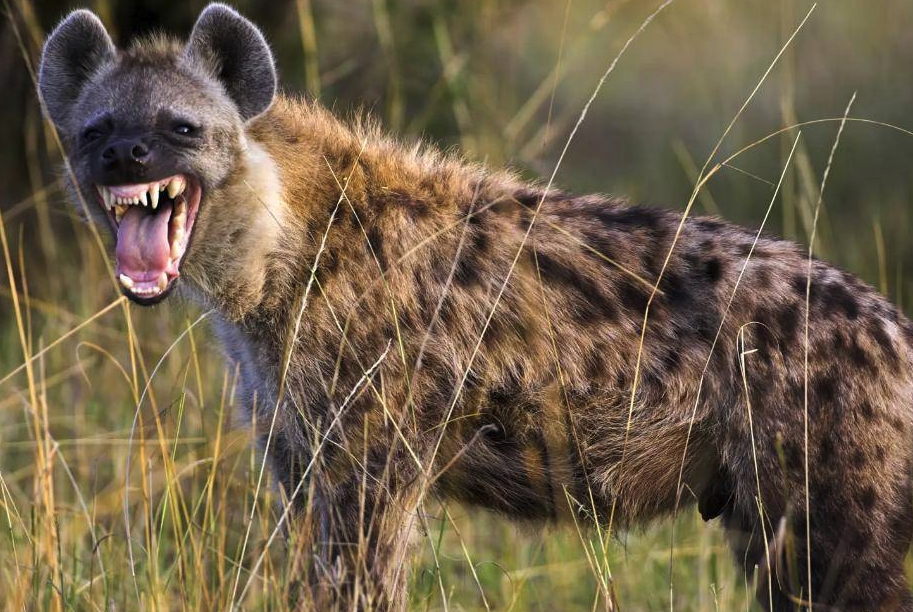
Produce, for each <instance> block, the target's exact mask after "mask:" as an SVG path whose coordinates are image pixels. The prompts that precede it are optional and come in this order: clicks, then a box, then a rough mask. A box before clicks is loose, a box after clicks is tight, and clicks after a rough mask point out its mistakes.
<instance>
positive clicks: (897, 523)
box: [723, 448, 913, 612]
mask: <svg viewBox="0 0 913 612" xmlns="http://www.w3.org/2000/svg"><path fill="white" fill-rule="evenodd" d="M902 450H906V449H901V448H898V452H900V451H902ZM888 465H890V462H889V463H888ZM883 466H884V464H883V463H881V464H879V463H878V462H877V461H872V462H870V463H868V464H867V465H866V466H865V467H866V471H868V472H869V473H870V475H871V476H870V479H869V480H868V481H860V480H859V479H856V477H857V476H858V474H853V473H846V472H852V471H853V470H846V469H842V468H841V466H840V464H839V462H838V463H837V464H836V466H834V465H832V466H830V467H829V468H821V469H818V470H815V472H816V473H810V491H811V499H810V508H811V511H810V512H809V516H808V519H809V523H810V526H811V537H810V538H807V533H808V532H807V530H806V514H805V496H804V486H802V485H804V480H803V481H800V483H792V484H790V483H789V482H785V483H784V482H783V480H782V471H779V470H777V471H773V470H770V471H767V472H766V473H765V472H761V470H759V471H758V472H759V477H757V478H756V476H755V473H754V469H753V468H752V469H751V470H750V472H751V473H750V474H745V473H744V472H743V474H742V475H741V477H739V476H736V477H735V478H734V483H733V484H734V486H735V488H736V491H735V495H733V498H732V501H731V503H730V504H729V505H728V506H727V507H726V509H725V511H724V515H723V521H724V524H725V525H726V527H727V529H728V530H729V532H730V536H731V539H732V543H733V548H734V550H735V553H736V555H737V557H738V560H739V561H740V562H741V563H742V565H743V567H744V569H745V574H746V577H748V578H752V577H756V579H757V598H758V601H759V602H760V603H761V604H762V606H763V607H764V608H765V609H768V610H773V611H776V612H785V611H787V610H807V609H809V607H808V600H809V577H810V578H811V601H812V602H813V609H814V610H830V611H837V610H840V611H847V612H849V611H860V612H861V611H870V610H878V611H900V612H913V597H911V594H910V587H909V584H908V583H907V579H906V576H905V574H904V568H903V560H904V557H905V555H906V553H907V549H908V548H909V545H910V539H911V528H913V525H911V523H913V497H911V495H913V492H911V488H910V466H909V463H908V462H905V463H904V469H903V470H901V471H899V472H895V473H893V474H888V473H885V471H884V470H883V469H880V468H882V467H883ZM843 467H844V468H845V466H843ZM730 470H732V468H731V467H730ZM841 471H843V472H844V473H843V474H842V475H841V474H840V472H841ZM746 477H747V478H746ZM746 480H747V482H746ZM758 482H760V489H761V496H760V497H761V500H762V504H761V506H762V508H763V512H762V511H761V510H760V509H759V506H758V503H757V499H758V485H757V483H758ZM796 484H799V486H796ZM762 516H763V518H762ZM809 541H810V542H811V555H809V554H808V550H809V549H808V546H807V543H808V542H809ZM809 558H810V559H811V571H810V572H809V565H808V560H809Z"/></svg>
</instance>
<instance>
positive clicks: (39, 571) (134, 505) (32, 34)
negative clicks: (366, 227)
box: [0, 0, 913, 610]
mask: <svg viewBox="0 0 913 612" xmlns="http://www.w3.org/2000/svg"><path fill="white" fill-rule="evenodd" d="M234 4H235V5H236V6H237V8H239V9H240V10H241V11H242V12H243V13H245V14H246V15H247V16H248V17H250V18H252V19H253V20H254V21H255V22H256V23H257V24H259V25H260V26H261V28H262V29H263V31H264V33H265V35H266V37H267V39H268V40H269V41H270V42H271V44H272V46H273V49H274V51H275V54H276V57H277V61H278V66H279V70H280V74H281V82H282V85H283V87H284V89H285V90H286V91H287V92H290V93H296V94H298V93H300V94H303V95H306V96H308V97H311V98H316V99H318V100H320V101H321V102H322V103H324V104H325V105H327V106H329V107H331V108H333V109H335V110H336V111H337V112H339V113H342V114H345V113H348V112H350V111H353V110H356V109H366V110H368V111H370V112H371V113H372V114H374V115H376V116H377V117H378V118H380V119H381V120H382V122H383V123H384V125H385V126H386V127H387V128H388V129H389V130H390V131H391V132H393V133H395V134H397V135H399V136H401V137H402V138H403V139H405V140H414V139H420V138H422V139H426V140H428V141H431V142H433V143H435V144H436V145H438V146H440V147H443V148H451V147H456V148H458V149H459V150H460V151H462V152H463V154H464V155H465V156H467V157H468V158H471V159H474V160H478V161H482V162H485V163H487V164H489V165H491V166H504V165H509V166H511V167H513V168H515V169H516V170H518V171H519V172H521V173H522V174H523V175H524V176H527V177H529V178H536V177H542V176H545V177H546V178H547V177H548V176H549V175H550V174H551V172H552V170H553V169H554V167H555V163H556V160H557V158H558V155H559V154H560V152H561V149H562V147H563V146H564V144H565V142H566V140H567V138H568V135H569V133H570V130H571V128H572V127H573V125H574V123H575V122H576V121H577V119H578V117H579V116H580V113H581V110H582V108H583V106H584V104H585V102H586V100H587V98H588V97H589V96H590V94H591V93H592V91H593V89H594V87H595V86H596V84H597V82H598V80H599V78H600V76H601V75H602V74H603V72H604V71H605V70H606V68H607V67H608V66H609V64H610V63H611V62H612V60H613V59H614V58H615V57H616V56H617V55H618V54H619V51H620V50H621V48H622V46H623V45H624V43H625V41H626V40H628V38H629V37H630V36H631V35H632V34H633V33H634V32H635V31H636V30H637V29H638V28H639V27H640V26H641V24H642V23H643V22H644V20H645V18H646V17H647V16H648V15H649V14H650V13H652V12H653V11H654V10H655V9H656V8H657V7H658V6H659V4H660V3H659V2H655V1H652V0H651V1H645V0H609V1H605V0H548V1H545V0H538V1H533V0H500V1H495V0H464V1H457V0H444V1H439V2H435V1H431V0H351V1H346V2H340V1H334V0H273V1H271V2H255V1H253V0H244V1H238V2H235V3H234ZM204 5H205V3H204V2H199V1H197V0H190V1H184V2H180V3H175V2H166V1H165V0H140V1H136V0H130V1H127V0H122V1H117V0H113V1H110V0H109V1H106V0H97V1H92V0H86V2H83V3H79V4H74V3H70V2H62V1H57V0H42V1H41V2H40V3H38V2H32V1H30V0H4V3H3V5H2V7H3V22H2V25H0V83H2V87H3V90H2V92H0V118H2V121H0V142H3V143H4V146H3V147H0V185H2V186H3V189H2V190H0V212H2V220H3V228H4V236H5V241H4V260H5V265H4V268H5V270H4V271H3V273H2V275H0V276H2V278H3V281H2V282H0V334H2V335H0V381H2V382H0V503H2V506H0V532H2V531H6V532H7V533H6V534H2V535H0V584H2V585H8V586H7V588H0V609H17V610H18V609H36V610H39V609H41V610H43V609H51V608H54V609H64V608H67V609H69V608H72V609H80V610H82V609H86V610H109V609H118V610H131V609H138V608H143V609H169V610H170V609H174V610H177V609H223V608H224V607H225V606H226V605H228V604H230V603H231V602H233V601H240V600H241V599H242V594H243V601H244V602H245V604H244V605H245V608H246V609H275V607H276V606H281V605H284V604H282V603H281V602H285V601H286V599H285V598H284V597H285V594H287V591H288V589H289V588H291V587H290V586H289V579H288V576H289V575H292V574H293V571H291V570H290V569H289V568H286V567H283V562H284V557H283V556H282V554H281V549H282V546H283V544H278V543H273V544H272V545H271V546H267V545H266V542H267V539H268V537H269V535H270V533H271V532H272V530H273V528H274V527H275V521H276V516H275V513H274V510H275V508H274V502H275V499H274V498H273V497H272V495H273V492H272V491H271V489H270V487H269V486H267V485H261V486H258V478H259V475H260V473H259V470H260V468H259V466H260V459H259V457H258V456H257V454H256V453H255V452H253V451H252V450H251V448H250V446H249V443H248V440H247V436H246V433H245V427H246V426H247V424H245V423H240V422H234V423H232V418H231V415H232V411H233V410H232V408H233V406H232V402H233V395H232V392H233V385H234V373H233V372H232V371H230V370H227V369H226V368H225V366H224V364H223V362H222V361H221V359H220V357H219V352H218V348H217V347H215V346H214V343H213V341H212V340H211V336H210V334H209V333H208V330H207V329H206V323H205V322H203V323H202V324H200V325H199V326H196V327H193V328H192V329H191V325H192V324H193V322H194V321H195V320H196V318H197V316H198V315H199V312H198V311H196V310H195V309H194V308H193V307H192V306H189V305H185V306H182V307H178V308H175V307H174V304H169V307H167V308H166V307H161V308H154V309H151V310H140V309H136V308H134V307H128V306H127V305H125V304H124V303H123V302H121V301H118V300H117V298H118V293H117V292H116V290H115V288H114V286H113V284H112V282H111V278H110V276H109V273H108V271H107V268H106V263H105V258H104V257H103V250H102V248H101V247H100V245H99V243H98V241H97V239H96V238H95V236H93V235H92V233H91V232H90V231H89V229H88V228H87V227H86V226H84V225H83V224H82V223H81V222H79V221H78V220H77V219H76V218H75V215H74V213H73V209H72V208H71V207H69V206H68V205H67V204H66V201H65V197H64V194H63V193H62V191H61V185H62V181H61V180H60V177H61V176H62V173H61V171H60V165H59V164H60V159H61V156H60V150H59V147H58V145H57V142H56V140H55V138H54V136H53V133H52V132H51V131H50V127H49V125H48V124H47V123H45V122H44V121H43V120H42V118H41V115H40V111H39V106H38V103H37V99H36V95H35V92H34V87H33V78H34V70H35V69H36V67H37V59H38V57H39V52H40V47H41V43H42V41H43V38H44V36H45V34H46V33H47V32H48V31H49V30H50V29H51V28H52V27H53V26H54V25H55V23H56V22H57V21H58V20H59V19H60V18H61V17H62V16H63V15H64V14H65V13H66V12H67V11H69V10H71V9H73V8H77V7H79V6H87V7H88V8H92V9H93V10H95V11H96V12H97V13H98V14H99V15H100V16H101V18H102V20H103V21H104V22H105V24H106V25H107V26H108V28H109V31H110V32H111V34H112V37H113V38H114V40H115V42H117V43H118V44H122V43H124V42H125V41H128V40H129V39H130V38H131V37H133V36H135V35H137V34H142V33H146V32H150V31H165V32H171V33H174V34H176V35H178V36H186V34H187V33H188V32H189V30H190V28H191V26H192V25H193V22H194V20H195V18H196V15H197V14H198V12H199V11H200V10H201V9H202V7H203V6H204ZM811 8H812V3H811V2H809V1H807V0H795V1H791V0H773V1H771V0H739V1H735V0H728V1H726V0H677V1H676V2H674V3H672V4H671V6H669V7H668V8H666V9H665V10H664V11H663V12H662V13H661V14H660V15H659V16H658V17H657V18H656V19H655V20H654V21H653V22H652V23H650V24H649V25H648V27H647V28H646V29H645V30H644V31H643V33H642V34H641V35H640V36H639V38H637V40H635V41H634V42H633V44H632V45H631V47H630V48H629V49H628V50H627V52H626V54H625V55H624V56H623V57H622V58H621V59H620V61H619V63H618V65H617V67H616V69H615V70H614V72H612V74H611V75H610V76H609V78H608V80H607V81H606V83H605V86H604V88H603V89H602V90H601V92H600V93H599V96H598V97H597V98H596V100H595V102H594V104H593V106H592V108H591V109H590V111H589V113H588V115H587V116H586V119H585V121H584V123H583V125H582V127H581V129H580V131H579V132H578V134H577V136H576V137H575V140H574V141H573V143H572V144H571V146H570V148H569V150H568V153H567V156H566V157H565V159H564V161H563V163H562V165H561V168H560V170H559V172H558V174H557V177H556V183H557V184H558V185H559V186H560V187H562V188H564V189H567V190H569V191H574V192H590V191H598V192H603V193H609V194H613V195H626V196H628V197H629V198H630V199H631V200H633V201H637V202H641V203H646V204H651V205H659V206H665V207H671V208H677V209H683V208H684V207H685V205H686V204H687V202H688V198H689V196H690V194H691V192H692V189H693V186H694V182H695V180H696V178H697V177H698V173H699V171H700V168H701V167H702V166H703V165H704V163H705V162H706V161H707V159H708V155H710V153H711V151H712V150H713V147H714V145H715V144H716V142H717V140H718V139H719V138H720V136H721V135H722V133H723V131H724V130H725V129H726V126H727V125H728V124H729V123H730V121H731V120H732V118H733V117H734V116H735V115H736V113H737V111H738V110H739V108H740V107H741V106H742V104H743V102H744V101H745V100H746V99H747V98H748V96H749V94H750V93H751V92H752V90H753V89H754V87H755V86H756V85H757V84H758V82H759V81H761V78H762V75H764V73H765V71H766V70H767V68H768V66H769V65H770V64H771V62H772V61H773V59H774V58H775V57H776V56H777V54H778V52H779V51H780V49H781V47H783V45H784V43H785V42H786V41H787V40H788V39H789V37H790V36H791V35H792V34H793V32H794V31H795V30H796V28H797V27H798V26H799V24H800V23H801V22H802V20H803V19H804V18H805V17H806V15H807V13H808V12H809V10H810V9H811ZM910 23H913V3H910V2H909V1H907V0H881V1H880V2H878V3H863V2H858V1H854V0H829V1H828V2H821V3H820V4H819V5H817V7H815V9H814V10H813V11H812V13H811V15H810V16H809V17H808V20H807V21H806V22H805V24H804V26H803V27H802V28H801V30H800V31H799V32H798V34H797V35H796V37H795V39H794V40H793V41H792V43H791V44H790V45H788V46H787V47H786V49H785V51H784V53H783V55H782V56H781V57H780V59H779V61H778V62H777V63H776V65H775V66H774V67H773V70H772V71H771V72H770V74H769V75H768V76H767V77H766V78H765V79H764V80H763V83H762V84H761V87H760V89H759V90H758V93H757V95H756V96H755V97H754V98H753V99H752V101H751V103H750V104H749V105H748V106H747V108H746V110H745V111H744V113H743V114H742V115H741V116H740V117H739V120H738V121H737V123H736V124H735V126H734V128H733V129H732V131H731V132H730V133H729V134H728V136H727V138H726V139H725V141H724V142H723V144H722V147H721V149H720V152H719V154H718V155H717V156H716V157H715V158H714V159H713V161H714V162H718V161H722V160H723V159H724V158H726V157H728V156H729V155H730V154H732V153H735V152H737V151H740V150H741V149H743V148H744V147H748V146H749V145H752V144H755V143H756V144H755V146H751V147H750V148H748V149H747V150H746V151H745V152H743V153H740V154H739V155H738V156H737V157H735V158H734V159H732V160H731V161H730V162H729V164H728V165H727V166H725V167H724V168H722V169H721V170H720V171H719V172H717V173H716V175H715V176H714V177H713V178H712V180H711V181H709V183H708V184H707V185H706V187H705V188H704V189H703V190H702V191H701V192H700V194H699V197H698V199H697V201H696V204H695V212H696V213H700V214H714V215H720V216H723V217H726V218H728V219H731V220H735V221H738V222H740V223H744V224H746V225H750V226H752V227H757V226H758V225H759V224H760V223H761V220H762V219H763V217H764V213H765V211H766V209H767V206H768V204H769V203H770V199H771V196H772V193H773V189H774V185H775V183H776V182H777V179H778V178H779V175H780V172H781V171H782V168H783V166H784V163H785V161H786V157H787V155H788V153H789V151H790V149H791V146H792V143H793V141H794V140H795V138H796V136H797V134H798V132H799V130H798V129H796V128H790V126H795V125H797V124H800V123H804V122H811V123H809V124H807V125H804V126H803V127H802V128H801V140H800V142H799V145H798V147H797V149H796V155H795V157H794V158H793V160H792V163H791V164H790V165H789V168H788V169H787V172H786V177H785V181H784V185H783V188H782V190H781V194H780V196H779V197H778V198H777V199H776V201H775V202H774V204H773V209H772V212H771V217H770V220H769V221H768V224H767V230H768V231H769V232H771V233H775V234H779V235H783V236H786V237H788V238H790V239H793V240H796V241H798V242H800V243H802V244H807V243H808V237H809V234H810V229H811V225H812V219H813V217H814V210H815V205H816V202H817V201H818V199H819V190H820V184H821V177H822V174H823V173H824V169H825V166H826V164H827V160H828V154H829V152H830V149H831V147H832V145H833V142H834V138H835V136H836V133H837V129H838V125H839V118H840V117H841V116H842V115H843V113H844V109H845V108H846V107H847V104H848V103H849V101H850V99H851V98H852V97H853V95H854V94H855V96H856V97H855V101H854V102H853V105H852V108H851V110H850V117H852V118H854V119H857V120H855V121H850V122H848V123H847V124H846V128H845V131H844V133H843V135H842V139H841V140H840V144H839V147H838V149H837V151H836V154H835V156H834V161H833V167H832V168H831V172H830V176H829V178H828V182H827V186H826V190H825V192H824V194H823V199H822V206H823V209H822V213H821V219H820V222H819V228H818V232H819V233H818V239H817V241H816V245H815V251H816V253H817V254H820V255H821V256H822V257H824V258H826V259H829V260H831V261H833V262H835V263H836V264H838V265H839V266H841V267H843V268H846V269H848V270H850V271H851V272H853V273H856V274H858V275H860V276H861V277H862V278H863V279H865V280H866V281H867V282H869V283H870V284H872V285H874V286H876V287H877V288H878V289H879V290H881V291H882V292H883V293H885V294H887V295H888V296H889V297H890V298H891V299H892V300H894V301H895V302H896V303H899V304H900V305H901V306H902V307H904V308H905V309H906V311H907V313H908V314H909V313H910V306H909V304H910V300H911V298H913V244H911V242H910V240H909V238H908V231H909V229H910V227H911V223H913V203H911V196H913V177H911V172H910V170H911V169H913V136H911V134H909V133H903V131H902V130H899V129H894V128H892V127H889V126H885V125H882V124H890V125H892V126H897V127H899V128H903V129H908V130H910V129H913V117H911V116H910V114H911V113H910V109H911V104H910V102H911V100H913V70H911V66H913V35H911V34H910V31H909V24H910ZM862 119H864V120H866V121H861V120H862ZM820 120H826V121H820ZM784 128H789V129H785V130H784ZM780 130H783V131H782V133H779V134H776V135H775V136H773V137H771V138H768V139H766V140H763V139H764V138H765V137H767V136H769V135H771V134H775V133H777V132H778V131H780ZM762 140H763V142H759V141H762ZM105 309H107V310H105ZM188 330H190V331H188ZM182 332H185V333H184V335H183V336H181V337H180V338H179V335H180V334H181V333H182ZM176 339H179V342H177V343H176V344H175V346H174V348H173V350H171V351H170V352H167V354H166V350H167V349H168V348H169V346H170V345H171V344H172V342H174V341H175V340H176ZM163 355H164V358H163V359H162V361H161V365H160V366H159V368H158V370H157V371H156V373H155V376H154V379H153V382H152V384H151V385H149V390H148V392H146V393H145V394H144V393H143V390H144V389H145V388H146V386H147V385H146V382H147V381H148V380H149V378H150V376H151V374H152V371H153V369H154V368H155V366H156V365H157V363H158V362H159V359H160V358H162V356H163ZM25 363H27V364H28V365H27V367H26V366H25V365H23V364H25ZM141 396H143V399H142V401H140V397H141ZM137 404H141V407H140V409H139V410H138V411H137V410H136V406H137ZM135 414H136V415H137V416H136V419H137V420H136V425H135V428H134V416H135ZM131 429H135V431H134V432H133V433H132V435H131ZM429 516H431V517H432V519H430V522H429V529H430V535H428V537H427V538H426V539H425V540H423V546H422V555H423V557H422V563H421V565H420V567H419V569H418V570H417V571H416V573H415V576H414V577H413V584H414V590H413V607H414V608H415V609H422V610H424V609H431V610H437V609H466V610H495V609H497V610H591V609H595V608H598V609H608V608H607V606H608V605H609V604H607V601H611V600H612V599H614V600H615V602H616V603H615V605H616V606H617V609H621V610H654V609H669V608H670V606H671V607H673V608H677V609H680V610H731V609H743V610H744V609H748V608H749V607H750V606H751V604H750V603H749V602H750V594H749V592H750V590H751V589H750V588H746V586H745V583H744V580H743V579H742V578H741V577H740V576H739V575H738V572H736V570H735V569H734V567H733V566H732V564H731V562H730V561H731V559H730V555H729V553H728V552H727V551H726V550H725V548H724V542H723V539H722V537H721V534H720V533H719V529H718V528H717V527H715V526H704V525H703V524H702V523H701V521H700V519H699V517H698V516H697V515H696V513H693V512H691V511H689V512H687V513H683V514H682V515H681V516H680V517H679V518H678V519H677V521H676V523H675V533H674V546H673V545H672V543H673V531H672V528H673V525H672V523H671V522H668V521H667V522H666V523H662V524H659V525H656V526H652V527H650V528H647V529H644V530H638V531H637V532H632V533H628V534H621V536H620V537H619V538H618V539H606V538H600V537H599V535H598V534H590V533H586V532H584V533H578V532H574V531H573V530H570V531H569V532H561V533H549V534H548V537H543V536H542V534H541V533H527V532H526V531H525V530H524V529H521V528H517V527H511V526H507V525H505V524H503V523H501V522H500V521H498V520H496V519H493V518H491V517H489V516H486V515H483V514H479V513H475V512H471V511H467V510H465V509H462V508H457V507H452V508H448V509H447V510H446V511H445V509H443V508H434V509H431V508H429ZM128 525H129V526H130V532H129V533H130V539H129V540H128V538H127V526H128ZM426 535H427V534H426ZM261 556H262V557H263V559H264V561H263V563H261V564H260V565H259V566H258V571H257V572H255V573H250V572H251V568H252V566H253V565H254V562H255V561H256V560H257V559H258V558H259V557H261ZM129 558H132V559H133V561H132V563H130V564H127V563H125V560H126V559H129ZM131 565H132V567H133V568H134V571H133V572H131V571H129V567H131ZM245 587H247V588H245Z"/></svg>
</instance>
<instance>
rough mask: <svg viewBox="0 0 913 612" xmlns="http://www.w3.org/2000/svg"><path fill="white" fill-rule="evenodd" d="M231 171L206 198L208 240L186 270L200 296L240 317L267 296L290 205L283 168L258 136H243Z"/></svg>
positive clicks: (234, 318)
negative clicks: (271, 263)
mask: <svg viewBox="0 0 913 612" xmlns="http://www.w3.org/2000/svg"><path fill="white" fill-rule="evenodd" d="M231 176H232V178H231V179H230V180H229V182H228V183H227V184H226V185H224V186H223V187H221V188H219V189H216V190H214V193H213V194H212V197H211V198H210V199H209V202H208V203H207V204H208V205H209V206H211V207H212V214H210V215H209V219H208V224H207V225H208V227H207V232H206V235H207V239H206V241H207V243H208V244H207V245H206V247H204V248H201V249H200V254H201V257H199V258H198V259H197V261H195V262H193V265H188V266H187V270H186V271H185V272H186V276H187V277H188V280H189V281H190V283H189V284H190V285H191V286H192V294H193V296H194V297H195V298H196V300H197V301H199V302H202V303H203V304H204V305H205V306H207V307H210V308H215V309H216V310H218V311H220V313H221V314H222V315H223V316H224V317H225V318H226V319H228V320H230V321H237V320H240V319H242V318H244V317H245V316H247V315H248V314H249V313H250V312H251V311H252V310H255V309H257V308H258V307H259V306H260V304H261V303H262V302H263V300H264V297H265V291H266V289H265V288H266V285H267V277H268V274H269V266H268V265H267V264H268V262H269V260H270V258H271V253H272V252H273V251H275V250H276V248H277V245H278V244H279V242H280V235H281V233H282V231H283V227H284V223H285V219H286V217H287V212H286V211H287V207H286V205H285V202H284V194H283V190H282V181H281V179H280V172H279V168H278V166H277V164H276V162H275V160H274V159H273V158H272V156H271V155H270V154H269V152H268V151H267V150H266V148H264V146H263V145H262V144H261V143H260V142H258V141H257V140H256V139H253V138H245V139H244V141H243V143H242V146H241V150H240V153H239V161H238V164H237V167H236V169H235V170H234V171H233V172H232V173H231ZM214 243H215V244H214ZM190 263H191V262H188V264H190Z"/></svg>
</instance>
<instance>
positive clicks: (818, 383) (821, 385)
mask: <svg viewBox="0 0 913 612" xmlns="http://www.w3.org/2000/svg"><path fill="white" fill-rule="evenodd" d="M813 393H814V396H815V399H816V400H817V402H818V403H819V404H831V403H833V401H834V400H835V399H836V398H837V381H836V380H835V379H834V378H833V377H832V376H829V375H822V376H819V377H818V378H816V379H815V382H814V383H813Z"/></svg>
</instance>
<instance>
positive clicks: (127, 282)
mask: <svg viewBox="0 0 913 612" xmlns="http://www.w3.org/2000/svg"><path fill="white" fill-rule="evenodd" d="M118 278H119V279H120V284H121V285H123V286H124V287H126V288H127V289H133V279H132V278H130V277H129V276H127V275H126V274H121V275H120V276H119V277H118Z"/></svg>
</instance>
